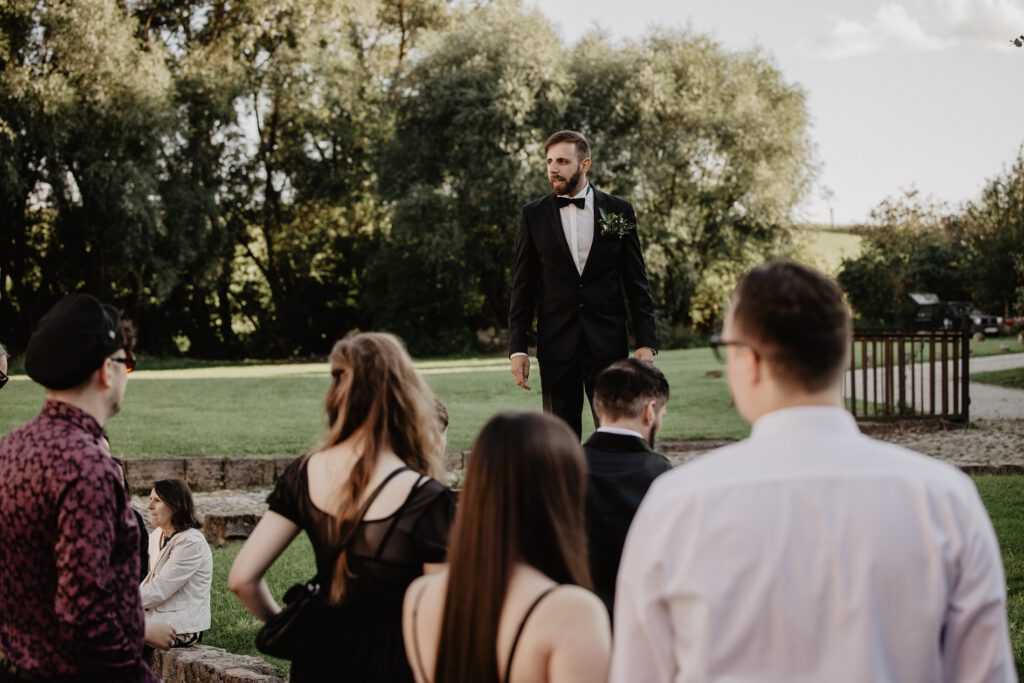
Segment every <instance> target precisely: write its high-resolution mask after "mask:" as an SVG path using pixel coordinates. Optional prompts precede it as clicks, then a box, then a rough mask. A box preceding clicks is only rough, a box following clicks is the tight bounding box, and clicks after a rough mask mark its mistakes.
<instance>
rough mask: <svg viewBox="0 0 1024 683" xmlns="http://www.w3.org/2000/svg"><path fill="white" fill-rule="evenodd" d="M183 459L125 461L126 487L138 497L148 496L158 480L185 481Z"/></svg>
mask: <svg viewBox="0 0 1024 683" xmlns="http://www.w3.org/2000/svg"><path fill="white" fill-rule="evenodd" d="M185 462H186V459H185V458H138V459H131V460H125V465H124V468H125V472H126V476H127V479H128V485H129V486H131V489H132V491H134V492H135V493H138V494H139V495H149V491H150V489H152V488H153V482H155V481H157V480H159V479H185Z"/></svg>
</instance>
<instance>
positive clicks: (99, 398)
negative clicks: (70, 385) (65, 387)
mask: <svg viewBox="0 0 1024 683" xmlns="http://www.w3.org/2000/svg"><path fill="white" fill-rule="evenodd" d="M46 400H47V401H58V402H60V403H67V404H68V405H70V406H74V407H76V408H78V409H79V410H81V411H83V412H85V413H88V414H89V415H91V416H92V418H93V419H94V420H96V422H98V423H99V425H100V427H102V426H103V425H104V424H106V422H107V420H109V419H110V408H109V407H108V406H107V403H106V401H105V400H104V397H103V395H102V394H97V393H96V392H95V391H55V390H53V389H47V390H46Z"/></svg>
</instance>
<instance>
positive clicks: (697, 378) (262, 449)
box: [0, 349, 748, 458]
mask: <svg viewBox="0 0 1024 683" xmlns="http://www.w3.org/2000/svg"><path fill="white" fill-rule="evenodd" d="M657 362H658V366H659V367H660V368H661V369H662V370H663V371H664V372H665V374H666V375H667V376H668V379H669V382H670V384H671V387H672V399H671V401H670V403H669V410H668V416H667V418H666V422H665V426H664V428H663V430H662V436H661V438H663V439H732V438H741V437H743V436H745V435H746V434H747V433H748V428H747V426H746V424H745V423H744V422H743V421H742V419H741V418H740V417H739V416H738V415H737V414H736V412H735V411H734V410H733V409H732V407H731V401H730V398H729V391H728V387H727V386H726V381H725V378H724V377H719V378H709V377H706V376H705V372H707V371H709V370H724V366H722V365H719V364H718V363H717V361H715V360H714V358H713V357H712V355H711V352H710V350H708V349H688V350H679V351H666V352H664V353H662V354H660V355H659V356H658V358H657ZM417 367H418V368H419V370H420V371H421V372H422V373H423V374H424V376H425V378H426V380H427V382H428V383H429V384H430V386H431V387H432V388H433V390H434V392H435V393H436V394H437V395H438V396H439V397H440V398H441V400H443V401H444V402H445V403H446V404H447V405H448V410H449V413H450V416H451V427H450V429H449V435H448V443H449V448H452V449H465V448H468V447H469V445H470V443H471V442H472V439H473V437H474V436H475V435H476V433H477V432H478V431H479V430H480V427H482V426H483V424H484V422H486V421H487V419H488V418H490V417H491V416H492V415H494V414H495V413H497V412H500V411H503V410H540V408H541V396H540V378H539V373H538V370H537V366H536V362H535V361H534V362H533V366H532V368H531V376H530V383H531V385H532V386H533V391H529V392H528V391H524V390H522V389H520V388H518V387H516V386H515V384H514V383H513V382H512V377H511V374H510V373H509V365H508V360H506V359H504V358H496V359H495V358H491V359H460V360H442V361H418V362H417ZM327 385H328V373H327V366H326V364H314V363H309V364H290V365H240V366H222V367H194V368H186V369H173V370H156V371H143V370H141V369H140V370H139V371H136V372H135V373H133V375H132V376H131V378H130V379H129V383H128V394H127V396H126V397H125V401H124V408H123V410H122V411H121V414H120V415H118V416H116V417H115V418H113V419H112V420H110V421H109V422H108V423H107V431H108V432H109V434H110V438H111V442H112V444H113V447H114V452H115V453H116V454H117V455H119V456H122V457H129V458H132V457H162V456H182V455H212V456H228V455H253V456H261V455H263V456H266V455H290V454H297V453H301V452H303V451H305V450H306V449H308V448H310V447H312V446H313V445H314V444H315V443H316V441H317V439H318V438H319V436H320V435H321V434H322V430H323V406H322V402H323V397H324V393H325V391H326V390H327ZM42 401H43V389H42V388H41V387H39V386H38V385H36V384H35V383H33V382H31V381H29V380H28V379H27V378H26V377H24V376H23V375H22V376H14V377H13V378H12V380H11V381H10V383H8V385H7V386H6V387H5V388H4V390H3V394H2V395H0V434H2V433H6V432H7V431H8V430H9V429H11V428H12V427H15V426H17V425H19V424H21V423H22V422H24V421H26V420H28V419H30V418H31V417H33V416H34V415H35V414H36V413H37V412H38V411H39V406H40V405H41V403H42ZM592 429H593V425H592V422H591V420H590V417H589V414H587V415H585V421H584V431H585V433H589V431H591V430H592Z"/></svg>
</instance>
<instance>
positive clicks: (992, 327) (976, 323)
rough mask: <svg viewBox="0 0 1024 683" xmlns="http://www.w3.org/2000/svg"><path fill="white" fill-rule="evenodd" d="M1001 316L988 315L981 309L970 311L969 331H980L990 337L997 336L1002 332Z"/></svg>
mask: <svg viewBox="0 0 1024 683" xmlns="http://www.w3.org/2000/svg"><path fill="white" fill-rule="evenodd" d="M1003 330H1004V328H1003V318H1002V316H999V315H989V314H988V313H982V312H981V311H978V310H974V311H971V332H972V333H974V332H982V333H984V334H987V335H989V336H992V337H998V336H999V335H1001V334H1002V333H1003Z"/></svg>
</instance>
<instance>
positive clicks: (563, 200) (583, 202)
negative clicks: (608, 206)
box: [555, 196, 587, 209]
mask: <svg viewBox="0 0 1024 683" xmlns="http://www.w3.org/2000/svg"><path fill="white" fill-rule="evenodd" d="M555 203H556V204H557V205H558V208H559V209H564V208H565V207H567V206H569V205H570V204H575V205H576V208H577V209H585V208H587V198H586V197H585V196H584V197H576V198H575V199H569V198H568V197H555Z"/></svg>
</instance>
